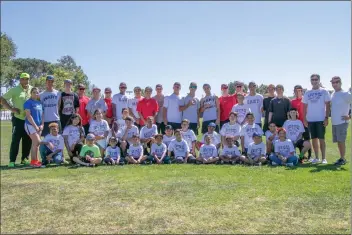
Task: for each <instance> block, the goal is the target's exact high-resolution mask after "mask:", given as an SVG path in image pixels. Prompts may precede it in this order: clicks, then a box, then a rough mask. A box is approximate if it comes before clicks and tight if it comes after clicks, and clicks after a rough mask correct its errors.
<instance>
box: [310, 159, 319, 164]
mask: <svg viewBox="0 0 352 235" xmlns="http://www.w3.org/2000/svg"><path fill="white" fill-rule="evenodd" d="M319 162H320V159H319V158H314V159H313V160H312V164H317V163H319Z"/></svg>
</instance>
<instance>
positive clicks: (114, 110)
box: [112, 103, 116, 118]
mask: <svg viewBox="0 0 352 235" xmlns="http://www.w3.org/2000/svg"><path fill="white" fill-rule="evenodd" d="M112 117H113V118H116V104H115V103H112Z"/></svg>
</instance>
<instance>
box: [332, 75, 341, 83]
mask: <svg viewBox="0 0 352 235" xmlns="http://www.w3.org/2000/svg"><path fill="white" fill-rule="evenodd" d="M334 79H337V80H339V81H341V78H340V77H339V76H333V77H332V78H331V80H330V82H332V81H333V80H334Z"/></svg>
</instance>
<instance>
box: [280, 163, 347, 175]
mask: <svg viewBox="0 0 352 235" xmlns="http://www.w3.org/2000/svg"><path fill="white" fill-rule="evenodd" d="M297 168H312V169H311V170H310V172H311V173H317V172H321V171H347V169H346V168H345V167H344V166H335V165H334V164H312V163H306V164H303V165H298V166H295V167H287V168H286V170H295V169H297Z"/></svg>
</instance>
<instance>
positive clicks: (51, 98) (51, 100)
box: [43, 95, 57, 108]
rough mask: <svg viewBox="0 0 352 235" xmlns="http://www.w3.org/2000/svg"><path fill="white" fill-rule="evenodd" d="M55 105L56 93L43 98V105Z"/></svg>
mask: <svg viewBox="0 0 352 235" xmlns="http://www.w3.org/2000/svg"><path fill="white" fill-rule="evenodd" d="M56 106H57V95H48V96H45V97H44V98H43V107H44V108H49V107H56Z"/></svg>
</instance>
